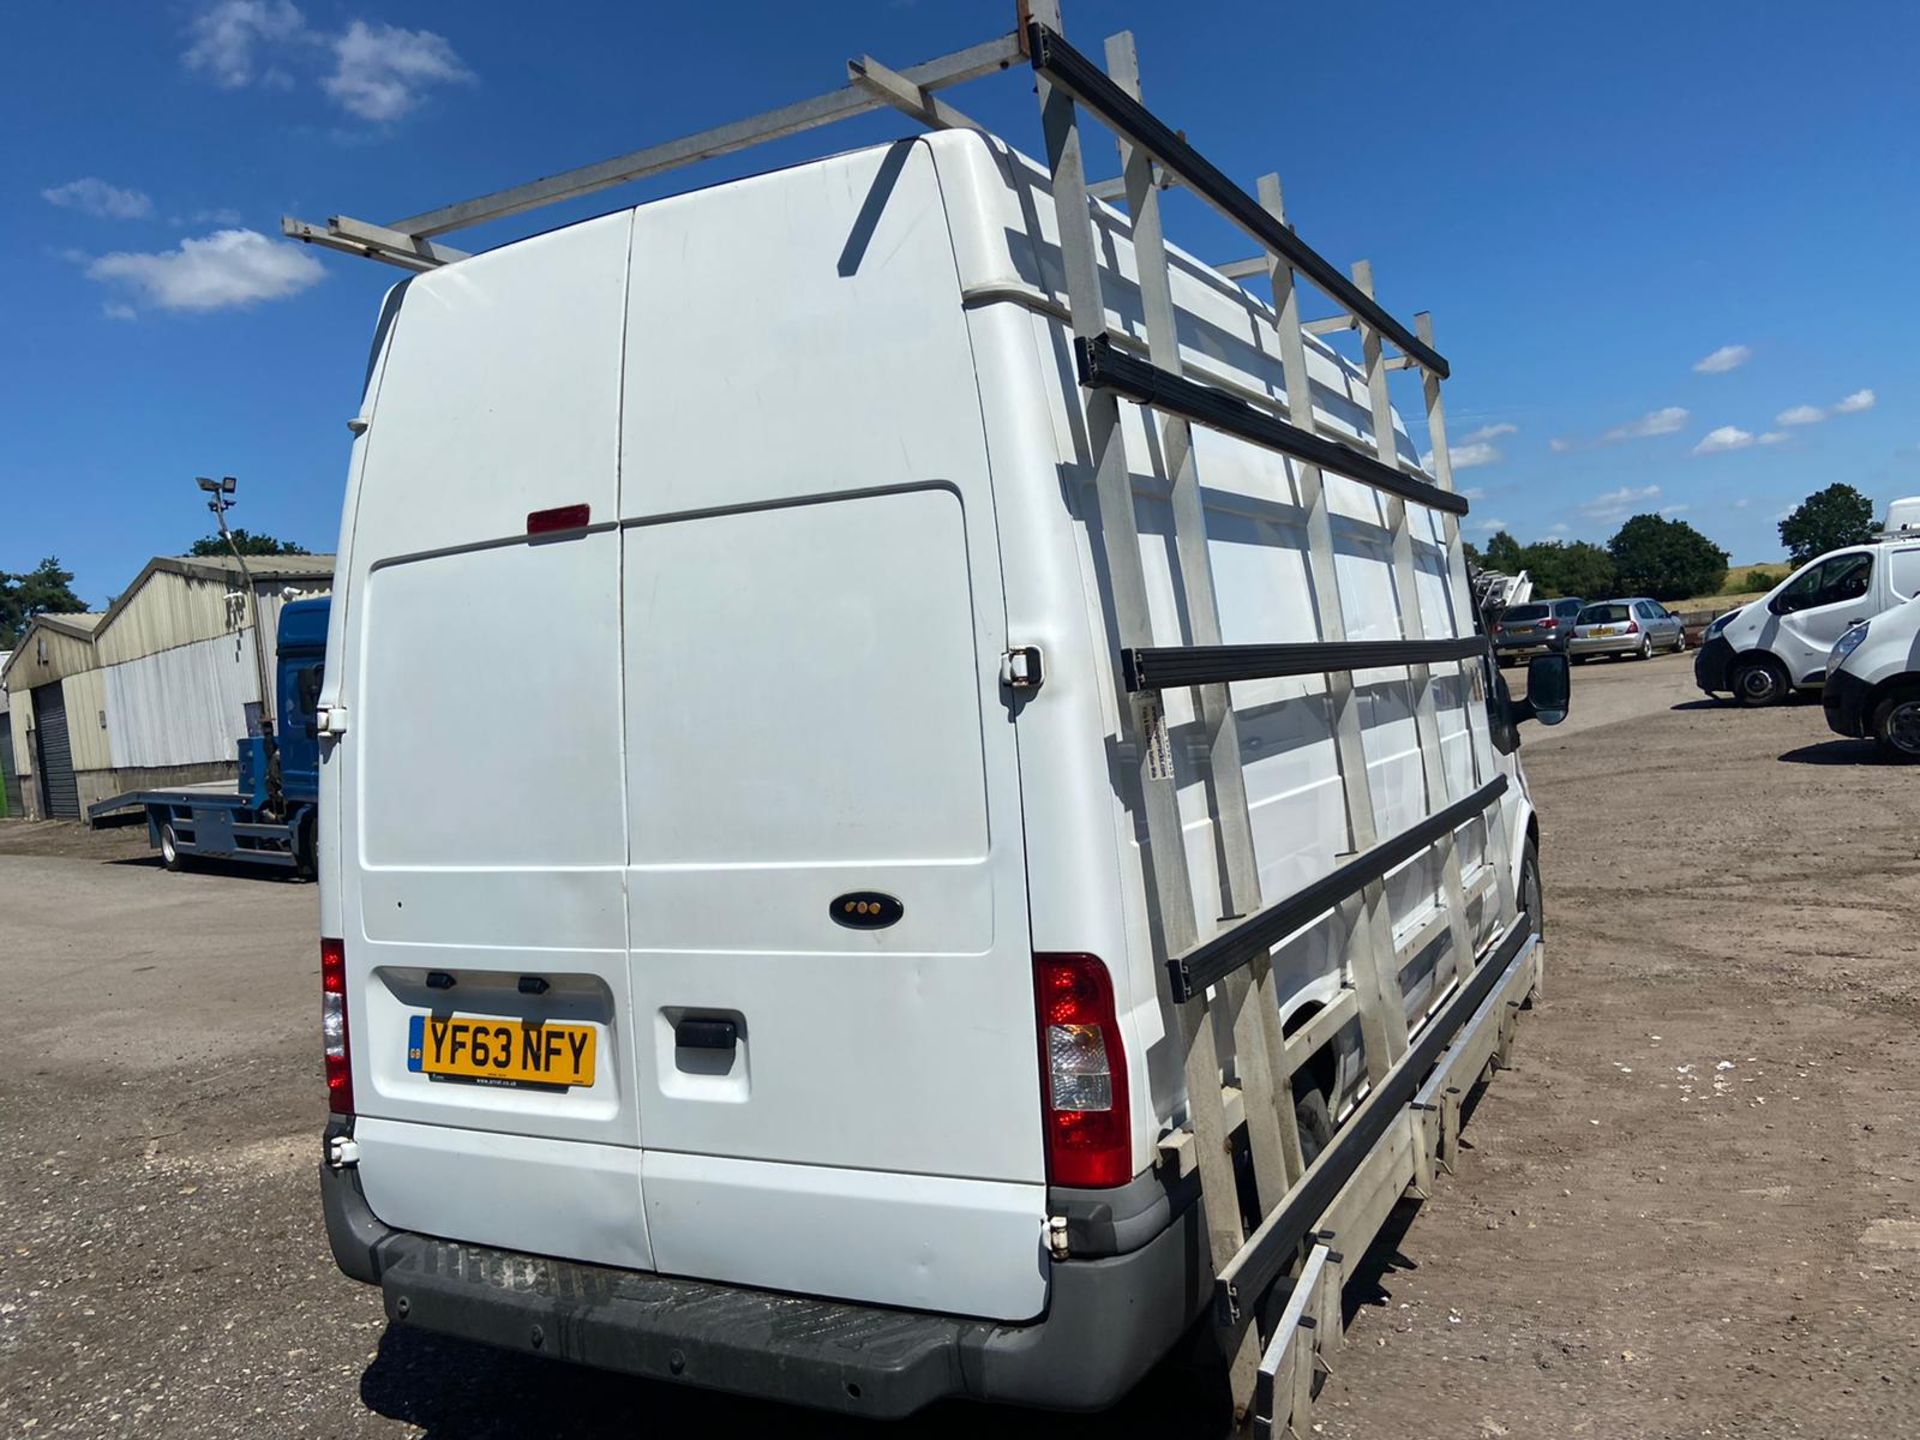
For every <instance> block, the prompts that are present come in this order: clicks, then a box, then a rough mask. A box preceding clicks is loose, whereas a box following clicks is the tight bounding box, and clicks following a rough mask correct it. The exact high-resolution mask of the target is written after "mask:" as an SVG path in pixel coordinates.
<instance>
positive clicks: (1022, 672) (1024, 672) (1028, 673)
mask: <svg viewBox="0 0 1920 1440" xmlns="http://www.w3.org/2000/svg"><path fill="white" fill-rule="evenodd" d="M1045 678H1046V663H1045V661H1044V660H1042V658H1041V655H1040V647H1039V646H1038V645H1021V646H1018V647H1016V648H1015V649H1012V650H1008V651H1006V652H1004V653H1003V654H1002V655H1001V656H1000V683H1001V684H1002V685H1004V686H1006V687H1007V688H1008V689H1009V690H1038V689H1039V688H1040V682H1041V681H1042V680H1044V679H1045Z"/></svg>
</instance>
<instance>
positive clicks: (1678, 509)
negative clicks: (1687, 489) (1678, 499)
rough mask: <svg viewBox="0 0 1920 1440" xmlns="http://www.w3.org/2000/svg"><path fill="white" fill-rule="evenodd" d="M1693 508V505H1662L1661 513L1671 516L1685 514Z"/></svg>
mask: <svg viewBox="0 0 1920 1440" xmlns="http://www.w3.org/2000/svg"><path fill="white" fill-rule="evenodd" d="M1692 508H1693V507H1692V506H1690V505H1662V506H1661V507H1660V513H1661V514H1662V515H1669V516H1671V515H1684V514H1686V513H1687V511H1688V510H1690V509H1692Z"/></svg>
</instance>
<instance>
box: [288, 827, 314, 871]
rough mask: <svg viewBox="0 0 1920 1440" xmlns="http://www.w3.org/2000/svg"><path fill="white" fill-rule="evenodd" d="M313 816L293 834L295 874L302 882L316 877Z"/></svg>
mask: <svg viewBox="0 0 1920 1440" xmlns="http://www.w3.org/2000/svg"><path fill="white" fill-rule="evenodd" d="M314 858H315V857H314V853H313V816H312V815H311V814H309V815H308V816H307V817H306V818H305V819H304V820H302V821H301V822H300V828H299V829H298V830H296V831H294V832H293V873H294V874H295V875H298V876H299V877H300V878H301V879H302V880H311V879H313V877H314V869H315V865H314Z"/></svg>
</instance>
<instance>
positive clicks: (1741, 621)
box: [1693, 499, 1920, 706]
mask: <svg viewBox="0 0 1920 1440" xmlns="http://www.w3.org/2000/svg"><path fill="white" fill-rule="evenodd" d="M1916 595H1920V499H1916V500H1896V501H1894V502H1893V504H1892V506H1891V507H1889V510H1888V518H1887V528H1886V529H1885V530H1884V531H1882V532H1881V533H1880V534H1879V535H1877V536H1876V537H1875V538H1874V539H1873V540H1872V542H1870V543H1869V544H1865V545H1848V546H1845V547H1843V548H1841V549H1839V550H1830V551H1828V552H1827V553H1826V554H1824V555H1822V556H1820V557H1819V558H1818V559H1817V560H1811V561H1809V562H1808V563H1807V564H1805V565H1802V566H1801V567H1800V568H1799V569H1798V570H1796V571H1794V572H1793V574H1791V575H1789V576H1788V577H1787V578H1786V579H1785V580H1782V581H1781V582H1780V583H1779V584H1778V585H1776V586H1774V588H1773V589H1772V590H1770V591H1768V592H1767V593H1766V594H1765V595H1764V596H1762V597H1761V598H1760V599H1758V600H1755V601H1753V602H1752V603H1750V604H1747V605H1743V606H1741V607H1740V608H1739V609H1738V610H1734V611H1731V612H1729V613H1728V614H1725V615H1722V616H1721V617H1720V618H1719V619H1717V620H1715V621H1714V622H1713V623H1712V624H1711V625H1709V626H1708V627H1707V633H1706V643H1705V644H1703V645H1702V646H1701V647H1700V651H1699V653H1698V654H1697V655H1696V656H1695V657H1694V662H1693V674H1694V680H1695V681H1696V682H1697V683H1698V684H1699V686H1700V688H1701V689H1702V690H1704V691H1705V692H1706V693H1707V694H1709V695H1719V694H1730V695H1732V696H1733V698H1734V699H1735V700H1737V701H1739V703H1740V704H1742V705H1750V706H1751V705H1774V704H1778V703H1779V702H1780V701H1782V700H1784V699H1786V697H1787V696H1788V695H1790V694H1791V693H1793V691H1795V690H1818V689H1819V688H1820V687H1821V685H1822V683H1823V682H1824V681H1825V680H1826V678H1827V656H1828V653H1829V652H1830V651H1831V650H1832V649H1833V647H1834V644H1835V642H1836V641H1838V640H1839V639H1840V637H1841V636H1842V635H1843V634H1845V633H1846V632H1847V631H1848V630H1851V629H1852V628H1853V627H1854V626H1856V625H1860V624H1863V623H1865V622H1866V621H1868V620H1871V619H1872V618H1873V617H1874V616H1875V615H1878V614H1880V613H1881V612H1882V611H1884V610H1890V609H1892V608H1894V607H1895V606H1898V605H1904V604H1906V602H1907V601H1909V600H1911V599H1913V598H1914V596H1916Z"/></svg>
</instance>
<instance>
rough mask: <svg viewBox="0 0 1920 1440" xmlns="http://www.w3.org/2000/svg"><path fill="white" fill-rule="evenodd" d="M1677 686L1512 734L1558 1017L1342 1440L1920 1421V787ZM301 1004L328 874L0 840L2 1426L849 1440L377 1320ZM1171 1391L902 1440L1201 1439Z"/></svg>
mask: <svg viewBox="0 0 1920 1440" xmlns="http://www.w3.org/2000/svg"><path fill="white" fill-rule="evenodd" d="M1688 658H1689V657H1675V658H1673V659H1670V660H1668V659H1662V660H1656V661H1652V662H1649V663H1646V664H1631V665H1629V664H1619V665H1606V664H1602V665H1589V666H1587V667H1584V668H1583V669H1581V670H1580V671H1579V672H1577V674H1576V681H1575V710H1574V715H1573V718H1572V719H1571V720H1570V721H1569V722H1568V724H1567V725H1565V726H1562V727H1561V728H1560V729H1559V730H1557V731H1545V730H1541V729H1539V728H1537V727H1529V728H1528V730H1527V731H1526V734H1527V750H1526V755H1527V759H1528V763H1529V768H1530V774H1531V776H1532V779H1533V786H1534V790H1535V794H1536V798H1537V800H1538V802H1539V804H1540V807H1541V811H1542V815H1543V821H1542V823H1543V825H1544V827H1545V867H1546V882H1547V906H1548V916H1549V927H1550V937H1551V950H1550V959H1549V970H1548V983H1549V990H1548V994H1547V998H1546V999H1545V1000H1544V1002H1543V1003H1542V1004H1541V1005H1540V1006H1539V1007H1538V1009H1537V1010H1536V1012H1535V1014H1534V1015H1533V1017H1532V1018H1531V1020H1530V1022H1529V1023H1528V1024H1527V1025H1525V1026H1523V1027H1522V1030H1521V1038H1520V1045H1519V1049H1518V1060H1519V1065H1520V1068H1519V1069H1518V1070H1517V1071H1516V1072H1515V1073H1512V1074H1509V1075H1505V1076H1502V1077H1501V1078H1500V1079H1499V1080H1498V1081H1497V1082H1496V1083H1495V1084H1494V1085H1493V1086H1492V1087H1491V1088H1490V1089H1489V1090H1488V1091H1487V1092H1486V1095H1485V1097H1484V1098H1483V1099H1482V1101H1481V1103H1480V1105H1479V1107H1478V1110H1477V1112H1476V1114H1475V1115H1474V1118H1473V1121H1472V1123H1471V1125H1470V1127H1469V1129H1468V1131H1467V1139H1468V1141H1469V1143H1470V1146H1471V1148H1470V1149H1469V1150H1468V1151H1467V1153H1466V1155H1465V1157H1464V1160H1463V1163H1462V1166H1461V1171H1460V1174H1458V1175H1457V1176H1455V1177H1453V1178H1451V1179H1448V1180H1443V1181H1442V1183H1441V1186H1440V1191H1439V1194H1438V1196H1437V1197H1436V1199H1435V1200H1434V1201H1433V1202H1432V1203H1429V1204H1427V1205H1426V1206H1424V1207H1422V1208H1421V1209H1420V1210H1419V1211H1418V1212H1417V1213H1410V1214H1408V1215H1406V1216H1404V1217H1403V1219H1405V1220H1406V1221H1407V1222H1408V1223H1407V1224H1406V1225H1405V1226H1404V1229H1403V1232H1402V1233H1399V1234H1397V1236H1391V1237H1390V1238H1389V1239H1388V1241H1387V1242H1386V1243H1383V1244H1382V1245H1379V1246H1376V1247H1375V1251H1374V1254H1373V1256H1372V1257H1371V1261H1372V1266H1371V1269H1370V1270H1369V1271H1368V1272H1366V1273H1363V1274H1361V1275H1360V1276H1358V1277H1357V1278H1356V1280H1355V1282H1354V1283H1353V1284H1352V1285H1351V1286H1350V1287H1349V1293H1348V1303H1349V1307H1350V1310H1351V1311H1352V1324H1351V1327H1350V1329H1349V1331H1348V1336H1347V1340H1346V1344H1345V1346H1344V1347H1343V1349H1342V1350H1340V1351H1339V1352H1338V1353H1337V1354H1336V1356H1335V1359H1334V1366H1335V1374H1334V1376H1333V1378H1332V1380H1331V1381H1330V1382H1329V1384H1328V1386H1327V1388H1326V1391H1325V1393H1324V1394H1323V1396H1322V1398H1321V1406H1320V1408H1319V1410H1318V1412H1317V1413H1316V1417H1315V1418H1316V1429H1317V1430H1318V1431H1319V1432H1320V1433H1321V1434H1324V1435H1327V1436H1335V1437H1339V1436H1366V1437H1369V1440H1384V1437H1397V1436H1407V1437H1430V1436H1462V1435H1464V1436H1476V1435H1503V1434H1508V1433H1511V1434H1515V1435H1522V1434H1524V1435H1528V1436H1559V1435H1568V1436H1573V1435H1595V1436H1622V1435H1631V1436H1636V1437H1640V1436H1645V1437H1656V1436H1695V1435H1709V1434H1719V1435H1739V1436H1775V1435H1779V1436H1787V1435H1806V1436H1820V1437H1830V1440H1842V1437H1848V1436H1856V1435H1862V1436H1864V1435H1872V1436H1873V1437H1875V1440H1884V1437H1886V1436H1889V1435H1896V1434H1901V1433H1906V1432H1907V1431H1908V1430H1910V1428H1911V1425H1910V1421H1911V1417H1912V1415H1913V1414H1914V1413H1915V1411H1916V1409H1917V1408H1920V1378H1916V1365H1915V1361H1916V1359H1920V1345H1917V1342H1920V1311H1916V1309H1915V1305H1914V1301H1915V1298H1916V1296H1915V1289H1916V1283H1915V1282H1916V1274H1917V1273H1920V1209H1916V1204H1915V1202H1916V1193H1917V1192H1916V1182H1920V1157H1916V1156H1915V1155H1914V1153H1913V1150H1912V1146H1911V1141H1910V1137H1911V1136H1912V1134H1913V1133H1914V1131H1915V1124H1916V1121H1917V1120H1920V1105H1916V1101H1915V1086H1914V1083H1913V1081H1912V1079H1911V1075H1912V1071H1913V1068H1914V1060H1915V1055H1916V1051H1917V1050H1920V1042H1916V1040H1915V1036H1914V1020H1915V1018H1916V1014H1917V1013H1920V992H1917V990H1916V982H1915V980H1914V978H1913V970H1912V967H1911V965H1910V961H1909V951H1910V949H1911V938H1912V936H1913V935H1914V932H1915V926H1914V924H1913V921H1912V918H1911V917H1912V915H1913V914H1914V913H1915V908H1916V906H1917V905H1920V854H1917V853H1916V850H1917V847H1916V842H1915V839H1914V836H1915V835H1916V833H1920V825H1917V824H1916V821H1920V771H1914V772H1908V771H1902V770H1899V769H1895V768H1891V767H1887V766H1883V765H1879V764H1877V763H1874V762H1873V758H1872V753H1871V751H1870V749H1869V748H1867V747H1865V746H1863V745H1860V744H1856V743H1853V742H1845V741H1839V740H1836V739H1834V738H1833V737H1831V736H1830V735H1829V734H1828V732H1827V731H1826V729H1825V726H1824V723H1823V722H1822V720H1821V717H1820V712H1819V709H1818V707H1817V706H1809V705H1804V704H1803V705H1796V706H1791V707H1788V708H1786V709H1782V710H1777V711H1766V712H1748V711H1735V710H1730V709H1722V708H1718V707H1705V706H1703V705H1700V704H1698V703H1697V701H1698V697H1697V695H1696V694H1695V693H1694V692H1693V691H1692V690H1691V688H1690V683H1689V681H1688V677H1687V663H1688ZM1515 678H1517V672H1515ZM1675 707H1678V708H1675ZM1889 821H1891V822H1892V823H1889ZM318 976H319V964H318V955H317V948H316V943H315V935H314V892H313V890H312V888H311V887H310V886H306V885H302V884H299V883H297V882H293V881H287V880H279V879H260V878H255V877H252V876H249V875H244V874H215V873H192V874H183V875H168V874H166V873H164V872H163V871H162V870H161V869H160V868H159V866H158V865H157V864H156V863H154V862H153V861H152V860H151V859H150V858H149V857H148V855H147V852H146V848H145V837H144V834H143V833H142V832H141V831H139V830H133V831H121V832H109V833H105V834H99V835H89V834H85V833H83V832H79V831H77V830H75V829H74V828H73V827H62V826H29V825H25V824H23V823H20V822H0V978H3V979H4V981H5V983H6V993H7V1000H6V1003H5V1005H3V1006H0V1056H4V1057H6V1058H7V1060H8V1061H9V1062H10V1063H8V1064H6V1065H5V1066H4V1067H0V1147H4V1148H3V1150H0V1153H4V1156H5V1160H6V1164H5V1167H4V1169H0V1234H4V1236H5V1239H4V1241H3V1242H0V1434H6V1435H21V1436H35V1437H38V1436H47V1435H63V1436H66V1435H72V1436H99V1435H123V1434H125V1435H168V1436H194V1437H199V1436H223V1435H236V1436H238V1435H245V1436H252V1437H257V1436H283V1435H284V1436H381V1437H398V1436H418V1435H430V1436H439V1437H456V1436H458V1437H470V1436H500V1437H505V1436H548V1435H552V1436H560V1435H567V1436H576V1435H585V1436H600V1435H615V1434H619V1435H631V1434H634V1433H638V1432H641V1431H643V1430H647V1429H653V1428H655V1427H659V1426H662V1425H665V1426H672V1425H674V1424H676V1423H683V1424H685V1425H687V1426H689V1427H691V1426H693V1425H700V1426H702V1427H705V1428H706V1429H707V1430H709V1431H713V1432H716V1433H722V1434H731V1433H734V1432H736V1431H745V1430H747V1429H749V1428H755V1427H759V1426H777V1427H778V1428H779V1429H781V1430H782V1431H785V1432H787V1433H798V1434H800V1435H826V1434H844V1433H846V1431H847V1430H849V1429H851V1428H855V1427H851V1426H848V1425H847V1424H845V1423H844V1422H841V1421H838V1420H836V1419H831V1418H826V1417H817V1416H813V1415H809V1414H802V1413H797V1412H788V1411H781V1410H778V1409H775V1408H773V1407H767V1406H758V1405H748V1404H742V1403H739V1402H735V1401H730V1400H725V1399H721V1398H719V1397H713V1396H707V1395H702V1394H699V1393H697V1392H690V1391H682V1390H678V1389H674V1388H669V1387H658V1386H651V1385H644V1384H639V1383H636V1382H629V1381H626V1380H622V1379H619V1378H616V1377H609V1376H601V1375H593V1374H589V1373H585V1372H581V1371H577V1370H573V1369H570V1368H568V1367H564V1366H560V1365H556V1364H553V1363H550V1362H543V1361H536V1360H532V1359H523V1358H520V1357H515V1356H507V1355H501V1354H496V1353H494V1352H491V1351H487V1350H483V1349H479V1348H477V1347H471V1346H465V1345H458V1344H454V1343H451V1342H441V1341H435V1340H433V1339H431V1338H428V1337H424V1336H420V1335H418V1334H414V1333H410V1332H393V1333H388V1331H387V1329H386V1326H385V1323H384V1320H383V1317H382V1314H381V1309H380V1303H379V1298H378V1295H377V1294H376V1293H375V1292H373V1291H371V1290H368V1289H366V1288H365V1287H362V1286H359V1285H356V1284H354V1283H353V1282H351V1281H349V1280H346V1279H345V1278H344V1277H342V1276H340V1275H339V1274H338V1273H337V1272H335V1270H334V1269H333V1266H332V1262H331V1259H330V1258H329V1256H328V1254H327V1251H326V1243H325V1239H324V1237H323V1235H322V1234H321V1230H320V1223H319V1213H318V1205H317V1200H316V1196H315V1186H314V1180H313V1173H312V1172H313V1165H314V1163H315V1161H316V1159H317V1155H318V1139H317V1137H318V1133H319V1129H320V1125H321V1121H322V1115H321V1111H322V1107H323V1101H322V1098H321V1097H322V1087H321V1083H320V1076H319V1073H318V1072H319V1065H318V1059H317V1053H316V1051H317V1037H316V1034H315V1030H316V1012H317V1008H318V1006H317V994H318V990H319V978H318ZM1174 1398H1175V1392H1174V1390H1173V1388H1172V1387H1171V1385H1170V1384H1168V1383H1159V1384H1155V1385H1151V1386H1148V1387H1144V1388H1143V1391H1142V1392H1141V1393H1140V1394H1138V1395H1136V1396H1135V1397H1134V1398H1133V1399H1132V1400H1130V1401H1129V1402H1128V1403H1127V1404H1126V1405H1124V1406H1123V1407H1121V1409H1120V1411H1119V1412H1117V1413H1116V1414H1114V1415H1112V1416H1108V1417H1101V1418H1097V1419H1084V1418H1077V1419H1071V1420H1068V1419H1062V1418H1061V1417H1045V1416H1032V1415H1023V1414H999V1413H995V1414H993V1415H991V1416H989V1415H988V1414H987V1413H986V1412H982V1411H980V1410H977V1409H973V1408H968V1407H959V1406H956V1407H951V1408H948V1409H943V1410H940V1411H937V1412H934V1413H932V1414H930V1415H928V1416H926V1417H922V1419H920V1420H918V1421H916V1422H914V1423H913V1424H911V1425H909V1426H905V1427H899V1428H897V1429H894V1430H892V1431H890V1432H889V1433H892V1434H905V1435H912V1436H928V1435H934V1434H960V1433H967V1434H973V1433H977V1431H978V1430H979V1429H980V1428H981V1427H982V1425H983V1424H990V1425H992V1426H993V1428H994V1429H995V1430H997V1431H999V1432H1001V1434H1002V1435H1004V1436H1007V1437H1015V1436H1022V1435H1033V1436H1040V1435H1043V1434H1044V1435H1046V1436H1048V1437H1050V1440H1062V1437H1073V1436H1077V1435H1085V1436H1095V1435H1099V1436H1103V1437H1112V1436H1116V1435H1131V1434H1145V1433H1149V1432H1151V1433H1153V1434H1154V1435H1155V1436H1156V1437H1159V1440H1164V1437H1165V1436H1167V1435H1169V1434H1191V1433H1195V1428H1196V1427H1195V1426H1194V1425H1193V1424H1192V1423H1190V1422H1189V1423H1183V1424H1169V1423H1168V1421H1169V1419H1170V1416H1169V1415H1168V1413H1167V1410H1166V1407H1167V1406H1168V1405H1170V1404H1172V1403H1173V1400H1174Z"/></svg>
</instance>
